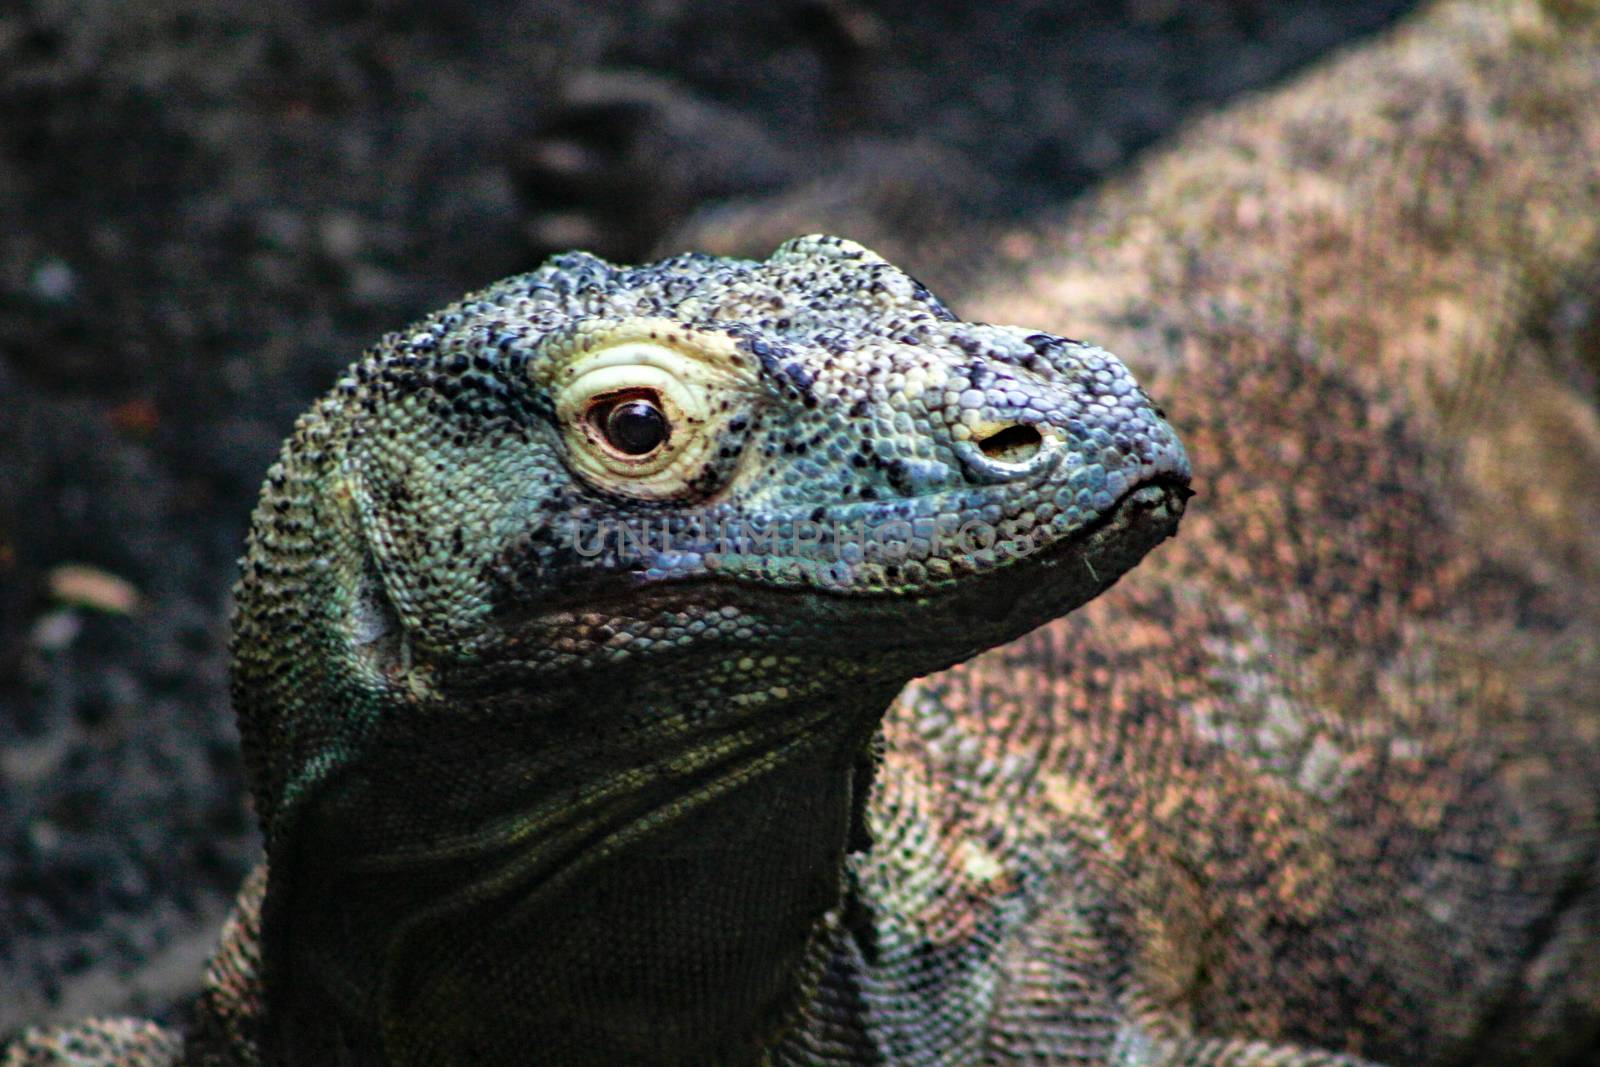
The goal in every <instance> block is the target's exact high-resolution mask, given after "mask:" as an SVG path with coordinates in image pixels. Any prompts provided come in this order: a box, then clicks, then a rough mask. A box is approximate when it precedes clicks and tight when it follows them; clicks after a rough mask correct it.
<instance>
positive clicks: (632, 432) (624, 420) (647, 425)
mask: <svg viewBox="0 0 1600 1067" xmlns="http://www.w3.org/2000/svg"><path fill="white" fill-rule="evenodd" d="M666 439H667V417H666V416H665V415H663V414H661V409H660V408H658V407H656V406H655V405H654V404H652V403H650V401H648V400H624V401H623V402H622V403H620V404H618V405H617V406H616V407H614V408H612V409H611V413H610V414H609V415H607V416H606V440H607V441H610V442H611V445H612V447H613V448H615V449H617V451H619V452H626V453H627V454H628V455H630V456H642V455H644V454H645V453H646V452H651V451H654V450H655V449H656V448H657V447H658V446H660V444H661V443H662V442H663V441H665V440H666Z"/></svg>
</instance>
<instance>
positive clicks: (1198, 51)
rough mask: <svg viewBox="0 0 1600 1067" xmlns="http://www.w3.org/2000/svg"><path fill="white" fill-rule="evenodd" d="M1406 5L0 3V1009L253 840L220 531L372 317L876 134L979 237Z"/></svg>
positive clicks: (162, 1002) (134, 937)
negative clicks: (952, 197) (235, 715)
mask: <svg viewBox="0 0 1600 1067" xmlns="http://www.w3.org/2000/svg"><path fill="white" fill-rule="evenodd" d="M1408 6H1409V5H1408V4H1405V3H1401V2H1399V0H1355V2H1335V0H1281V2H1272V3H1268V2H1266V0H1191V2H1188V3H1179V2H1176V0H1122V2H1115V0H1059V2H1056V3H1044V2H1038V0H1021V2H1017V3H1011V4H987V5H977V4H967V3H961V2H956V0H951V2H947V3H927V2H923V3H911V2H909V0H860V2H858V3H855V4H848V3H842V2H813V0H783V2H779V3H772V4H759V5H757V4H742V3H735V2H732V0H710V2H701V3H693V4H691V3H688V2H687V0H683V2H679V0H639V2H636V3H631V4H605V5H596V4H588V3H584V2H582V0H552V2H546V3H539V4H534V3H521V4H519V3H511V2H507V0H494V2H480V3H469V2H466V0H435V2H433V3H427V4H425V3H421V2H414V0H335V2H331V3H330V2H324V3H315V4H314V3H311V2H309V0H300V2H297V3H282V4H258V3H247V2H243V0H217V2H212V3H205V4H202V3H198V2H188V3H184V2H178V0H145V2H142V3H139V4H127V3H121V2H118V0H32V2H25V3H24V4H23V6H22V8H21V9H20V10H18V9H15V8H9V7H8V8H6V9H4V11H3V12H0V1030H3V1029H5V1028H6V1027H7V1026H9V1025H11V1024H14V1023H16V1022H19V1021H22V1020H24V1019H30V1018H44V1017H46V1016H49V1017H63V1016H73V1015H77V1014H81V1013H83V1012H85V1011H89V1010H107V1009H116V1010H141V1011H144V1010H154V1011H159V1010H162V1009H163V1008H170V1007H171V1006H172V1005H173V1004H176V1003H180V1002H181V1001H182V999H183V998H184V997H185V996H186V995H187V994H188V993H189V992H190V990H191V989H192V987H193V985H194V983H195V981H196V980H197V978H198V972H199V965H200V961H201V960H202V959H203V957H204V955H205V953H206V952H207V951H209V948H210V946H211V943H212V941H213V940H214V937H215V927H216V925H217V922H218V921H219V917H220V915H221V913H222V911H223V909H224V908H225V906H226V901H227V899H228V897H229V896H230V895H231V893H232V891H233V889H234V887H235V886H236V884H237V882H238V880H239V879H240V878H241V877H242V875H243V872H244V870H245V869H246V867H247V866H248V864H249V862H250V860H251V858H252V855H253V853H254V851H255V841H254V826H253V823H252V821H251V817H250V815H249V813H248V812H247V810H246V808H245V806H244V802H243V799H242V798H243V790H242V785H241V782H240V776H239V761H238V755H237V752H236V738H235V734H234V730H233V724H232V721H231V716H230V714H229V712H228V707H227V694H226V682H225V665H226V657H225V648H224V645H225V638H226V622H225V620H226V611H227V588H228V586H229V584H230V582H231V580H232V572H233V566H234V559H235V556H236V553H237V550H238V545H239V542H240V540H241V537H242V534H243V528H244V523H245V520H246V518H247V515H248V512H249V508H250V506H251V503H252V502H253V499H254V495H255V491H256V486H257V484H258V482H259V480H260V478H261V476H262V473H263V471H264V470H265V468H266V466H267V464H268V463H269V462H270V461H271V458H272V456H273V454H274V452H275V450H276V447H277V443H278V441H279V440H280V439H281V438H282V437H283V436H284V435H285V434H286V432H287V431H288V428H289V426H290V424H291V423H292V421H293V418H294V416H295V414H296V413H297V412H298V411H299V410H300V409H301V408H302V407H304V406H305V405H306V404H307V402H308V401H309V400H310V398H311V397H312V396H314V395H315V394H316V393H318V392H320V391H321V390H323V389H324V388H326V387H327V385H328V384H329V383H331V382H332V380H333V379H334V377H335V375H336V373H337V371H338V370H339V369H340V368H341V367H342V366H344V365H345V364H346V363H348V362H349V361H350V360H351V359H352V358H354V356H355V355H356V354H357V352H358V351H359V350H360V349H361V348H362V347H363V346H364V345H366V344H368V343H370V342H371V341H372V340H374V339H375V338H376V337H377V336H378V335H379V334H380V333H382V332H383V331H384V330H386V329H392V328H396V327H399V326H401V325H403V324H404V323H405V322H407V321H408V320H410V319H411V318H413V317H415V316H417V315H419V314H421V313H423V312H425V311H428V310H430V309H431V308H433V307H434V306H436V305H438V304H441V303H443V302H445V301H447V300H449V299H451V298H453V297H455V296H457V295H459V294H460V293H461V292H463V291H465V290H467V289H469V288H472V287H476V286H479V285H481V284H484V283H487V282H489V281H492V280H494V279H496V278H498V277H500V276H502V275H505V274H509V273H512V272H515V271H517V270H521V269H526V268H529V267H531V266H533V265H534V264H535V263H536V262H537V261H538V259H539V258H540V257H541V256H542V255H543V254H544V253H546V252H548V251H551V250H553V249H554V248H556V247H559V246H564V245H566V244H579V245H587V246H590V247H592V248H593V249H594V250H596V251H600V252H603V253H605V254H608V255H611V256H615V257H620V258H629V257H635V256H641V255H644V254H647V253H648V252H649V251H650V250H651V249H653V248H655V247H657V246H658V245H659V244H660V243H661V242H662V241H663V240H664V239H668V238H667V237H666V235H668V234H670V233H673V232H682V231H681V230H680V229H679V228H680V227H682V226H683V225H684V224H685V222H686V221H687V220H688V219H689V217H690V215H691V213H693V212H694V211H696V210H697V209H698V208H701V207H703V206H704V205H706V204H707V203H710V202H714V201H718V200H725V199H729V198H734V199H739V198H743V199H746V200H750V201H752V202H756V203H760V202H762V201H763V200H764V199H765V198H773V197H781V196H782V195H783V194H784V193H785V191H787V190H792V189H794V188H796V187H797V186H803V185H806V184H807V183H813V184H814V183H816V182H818V181H825V180H826V179H827V177H828V175H829V174H830V173H833V172H834V171H839V172H841V173H849V172H852V169H854V170H857V171H858V170H860V169H861V167H862V166H863V161H864V160H865V161H866V166H867V167H868V169H870V167H871V166H872V161H873V160H875V159H878V158H880V157H882V158H894V159H901V160H912V161H915V160H919V159H927V160H931V161H933V162H932V164H931V167H930V169H937V170H939V172H940V173H939V175H937V176H935V177H937V178H938V179H940V180H948V181H950V182H953V183H955V184H956V185H958V186H959V187H960V189H962V190H965V192H964V193H963V194H962V195H961V197H958V202H959V204H960V207H961V210H963V211H970V212H971V213H973V214H975V215H978V216H983V217H985V218H987V219H989V220H1000V221H1007V220H1009V221H1012V222H1015V221H1016V220H1020V219H1024V218H1025V217H1026V216H1027V215H1028V214H1030V213H1032V212H1036V211H1039V210H1043V209H1045V208H1047V207H1049V206H1050V205H1055V204H1059V203H1060V202H1061V201H1063V200H1065V199H1067V198H1070V197H1071V196H1072V195H1073V194H1074V193H1076V192H1078V191H1079V190H1081V189H1082V188H1084V187H1085V186H1086V185H1087V184H1089V183H1091V182H1092V181H1094V180H1095V179H1097V178H1098V177H1100V176H1101V175H1103V174H1106V173H1108V172H1109V171H1112V170H1114V169H1115V168H1117V167H1118V166H1119V165H1120V164H1121V163H1123V161H1125V160H1126V159H1127V158H1128V157H1129V155H1130V154H1131V153H1133V152H1135V151H1137V150H1138V149H1139V148H1141V147H1142V146H1144V145H1146V144H1148V143H1149V142H1151V141H1152V140H1154V139H1156V138H1158V137H1160V136H1161V135H1162V134H1164V133H1166V132H1168V131H1170V130H1171V129H1172V128H1173V126H1174V125H1175V124H1176V123H1178V122H1179V121H1180V120H1181V119H1182V118H1183V117H1184V116H1185V115H1186V114H1189V113H1192V112H1194V111H1195V110H1197V109H1204V108H1208V107H1211V106H1214V105H1216V104H1218V103H1219V102H1221V101H1222V100H1224V99H1226V98H1227V97H1228V96H1230V95H1232V94H1234V93H1237V92H1239V91H1241V90H1244V89H1247V88H1250V87H1255V86H1260V85H1264V84H1267V83H1269V82H1270V81H1271V80H1273V79H1274V78H1277V77H1279V76H1281V75H1283V74H1284V73H1286V72H1288V71H1290V70H1292V69H1293V68H1295V67H1296V66H1298V65H1300V64H1303V63H1305V62H1306V61H1308V60H1310V59H1311V58H1313V57H1314V56H1316V55H1317V54H1319V53H1321V52H1323V51H1325V50H1326V49H1328V48H1330V47H1333V46H1335V45H1337V44H1338V43H1340V42H1343V41H1346V40H1349V39H1351V38H1353V37H1355V36H1357V35H1360V34H1364V33H1367V32H1369V31H1371V30H1373V29H1376V28H1378V27H1379V26H1381V25H1383V24H1385V23H1386V22H1387V21H1389V20H1391V19H1392V18H1393V17H1395V16H1396V15H1397V14H1398V13H1399V12H1400V11H1401V10H1402V9H1404V8H1406V7H1408ZM896 153H900V154H899V155H896ZM901 166H902V167H903V166H904V164H901ZM895 173H899V172H895ZM950 175H956V176H957V177H954V178H952V177H950ZM891 178H892V175H891ZM846 187H848V185H847V186H846ZM913 199H914V198H913ZM907 224H908V225H915V224H918V223H917V222H916V220H915V219H910V220H908V222H907ZM668 240H670V239H668ZM906 265H907V266H909V267H910V268H911V269H912V270H913V272H919V271H922V272H923V273H929V280H930V282H933V283H934V284H935V287H936V288H937V283H938V280H939V275H940V273H941V272H942V271H945V270H947V269H948V265H941V264H937V263H933V264H928V265H927V270H923V269H922V265H919V264H917V263H910V264H906ZM930 272H931V273H930ZM85 567H86V568H88V569H87V570H85V569H83V568H85ZM63 568H69V569H63ZM71 568H75V569H71Z"/></svg>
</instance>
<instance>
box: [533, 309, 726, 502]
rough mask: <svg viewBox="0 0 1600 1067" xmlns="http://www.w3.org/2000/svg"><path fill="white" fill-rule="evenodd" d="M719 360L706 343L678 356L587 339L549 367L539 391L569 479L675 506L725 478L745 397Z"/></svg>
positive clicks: (641, 342) (669, 350)
mask: <svg viewBox="0 0 1600 1067" xmlns="http://www.w3.org/2000/svg"><path fill="white" fill-rule="evenodd" d="M641 328H643V329H654V330H656V331H658V332H661V333H663V334H670V333H671V331H672V330H673V329H674V328H675V327H674V326H673V324H671V323H661V324H659V325H656V326H651V325H650V324H649V323H646V324H645V326H643V327H640V326H633V327H632V330H634V331H636V330H638V329H641ZM615 329H616V328H615V327H613V330H615ZM604 336H605V335H604V334H601V337H604ZM613 336H614V335H613ZM569 343H570V342H569ZM555 355H556V356H557V357H559V355H560V353H559V352H557V353H555ZM729 355H730V353H724V352H721V351H720V350H718V349H716V348H715V347H714V345H712V344H706V345H703V346H702V345H695V346H690V345H688V344H685V345H684V346H683V347H681V348H680V347H677V346H675V345H667V344H662V343H659V342H658V341H656V340H650V339H634V338H628V337H626V336H625V337H624V338H622V339H618V340H613V341H611V343H609V344H607V343H598V344H597V343H594V342H592V341H591V342H590V343H589V344H586V345H583V346H582V347H580V348H578V350H577V352H576V353H575V355H574V356H573V357H571V358H568V359H565V360H561V361H560V362H556V363H555V364H554V367H553V371H554V373H553V374H552V375H551V377H552V379H553V380H551V381H550V383H549V385H548V386H547V388H549V390H550V394H551V399H552V400H553V401H554V404H555V416H556V424H557V426H558V427H559V428H560V432H561V435H562V438H563V439H564V441H565V442H566V449H565V459H566V462H567V463H568V465H569V466H571V468H572V470H573V472H574V473H575V474H577V475H578V476H580V477H581V478H583V479H584V480H585V481H587V482H588V483H589V484H591V485H593V486H595V487H597V488H599V489H602V490H605V491H607V492H610V493H615V494H617V495H619V496H626V497H633V498H635V499H640V500H668V499H674V498H685V497H689V496H693V495H695V494H697V493H705V492H708V491H709V489H710V487H711V486H712V485H713V483H716V484H720V483H721V481H722V480H723V478H725V477H726V473H719V472H720V471H723V470H724V468H725V469H726V471H727V472H731V470H732V467H733V466H734V464H735V462H736V461H737V460H738V458H739V456H740V455H741V454H742V450H741V447H740V446H741V444H742V441H743V437H742V436H741V431H742V429H743V428H744V427H745V426H746V425H748V421H749V418H748V416H749V412H750V409H751V406H752V403H753V400H754V395H755V390H754V389H753V388H752V384H751V383H750V382H748V381H747V380H746V375H745V374H744V373H743V372H742V365H741V364H739V363H737V362H735V361H734V360H733V359H731V358H727V357H728V356H729ZM740 415H744V416H745V418H744V419H743V420H739V419H738V416H740ZM736 422H737V427H738V428H736V429H730V426H734V425H735V423H736ZM718 464H720V467H719V466H717V465H718Z"/></svg>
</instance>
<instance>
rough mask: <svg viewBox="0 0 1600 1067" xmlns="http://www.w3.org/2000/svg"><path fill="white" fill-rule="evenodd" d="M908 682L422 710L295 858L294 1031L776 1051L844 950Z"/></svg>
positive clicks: (732, 1055) (597, 1049) (433, 1047)
mask: <svg viewBox="0 0 1600 1067" xmlns="http://www.w3.org/2000/svg"><path fill="white" fill-rule="evenodd" d="M829 684H830V685H833V686H837V684H838V680H837V679H834V680H832V681H831V682H830V683H829ZM898 688H899V682H898V681H896V682H894V683H892V684H889V685H884V684H882V683H877V684H867V685H861V684H856V685H855V686H854V689H855V691H854V692H852V693H848V694H846V693H844V692H841V691H840V690H839V689H838V688H833V689H831V690H830V691H818V692H815V693H811V694H807V695H804V696H802V697H798V698H795V697H791V698H790V699H788V700H786V701H783V702H777V701H773V702H770V703H767V704H766V705H765V706H762V707H752V706H750V705H748V704H746V705H745V706H743V707H742V708H741V709H740V710H739V711H738V712H736V713H735V712H730V711H729V710H728V709H727V707H726V706H720V707H696V708H692V709H684V710H679V709H672V710H670V711H669V712H667V713H666V714H664V715H658V716H655V717H653V721H652V722H651V724H650V726H649V728H640V729H636V730H624V731H622V732H620V733H613V732H607V731H605V730H604V727H603V724H605V723H607V722H615V721H618V720H617V718H616V717H615V716H613V715H610V714H609V713H611V712H614V711H615V710H616V709H607V708H603V707H598V706H596V701H595V700H594V699H593V697H592V696H591V697H590V698H589V699H588V700H587V701H586V702H585V701H583V700H582V699H581V698H579V697H577V696H575V695H574V696H571V697H569V698H565V699H563V701H562V702H561V703H562V705H563V706H562V707H560V708H558V709H555V710H552V709H551V708H550V706H548V705H544V706H542V707H541V709H540V710H538V711H536V712H528V711H527V709H526V707H524V714H523V715H520V716H517V715H510V714H507V712H508V711H509V710H510V707H509V705H506V706H501V705H500V703H499V702H496V706H494V707H492V708H488V709H487V713H486V714H483V715H480V714H477V713H472V714H465V715H463V714H460V713H459V709H457V712H456V713H451V712H449V711H441V712H438V713H436V714H432V715H428V716H417V715H416V714H415V713H414V712H412V711H410V710H409V709H408V711H407V713H406V714H407V718H406V720H405V721H406V722H407V723H408V724H410V725H409V726H408V727H401V728H396V729H392V728H391V726H394V724H395V722H397V721H398V717H397V719H396V720H391V722H390V723H389V724H386V726H385V728H384V730H382V731H379V732H381V733H382V734H383V735H384V736H383V739H382V741H381V742H380V743H379V744H380V745H381V747H374V746H367V747H366V748H364V749H363V751H361V752H360V753H359V754H358V755H357V756H356V758H355V759H354V761H352V762H351V764H350V765H349V766H348V767H345V768H342V769H340V770H336V771H334V772H333V773H331V774H330V775H329V776H328V777H327V779H326V780H325V781H324V782H323V783H322V784H321V785H320V786H319V787H318V788H317V789H316V790H315V791H314V795H311V796H309V797H308V801H307V804H306V805H305V810H304V812H303V814H301V815H299V816H298V817H297V818H296V820H295V823H296V825H295V829H294V831H293V833H292V838H293V843H292V845H291V844H290V843H288V842H282V847H280V848H279V849H278V850H277V852H276V853H275V854H273V855H272V856H271V857H270V858H271V863H272V879H273V881H272V884H271V887H270V889H269V894H268V906H267V913H266V920H265V922H266V930H265V937H264V944H265V952H266V954H267V963H266V966H267V974H268V983H269V986H270V988H271V989H272V995H271V1006H272V1007H271V1012H272V1016H273V1023H272V1029H273V1033H272V1035H271V1038H270V1040H271V1043H272V1047H273V1049H274V1051H275V1052H278V1053H280V1054H281V1055H283V1058H285V1059H287V1060H289V1061H290V1062H300V1059H301V1058H303V1057H305V1056H310V1055H322V1056H326V1055H327V1054H328V1052H329V1051H330V1047H329V1043H330V1042H333V1041H336V1042H337V1044H338V1046H339V1048H338V1049H337V1050H336V1051H338V1052H339V1054H340V1055H343V1056H345V1057H346V1058H347V1059H348V1060H350V1061H353V1062H358V1063H366V1062H374V1063H376V1062H383V1063H405V1064H411V1063H418V1064H420V1063H451V1062H468V1061H470V1060H471V1059H472V1058H473V1057H474V1056H477V1057H480V1058H487V1060H488V1061H490V1062H494V1061H503V1062H515V1061H516V1060H517V1058H518V1057H525V1056H526V1055H527V1051H528V1050H529V1049H534V1048H536V1049H539V1050H541V1052H540V1055H541V1058H548V1059H549V1060H550V1061H551V1062H561V1063H575V1064H578V1063H596V1064H599V1063H607V1064H610V1063H638V1064H663V1065H665V1064H680V1063H681V1064H689V1063H694V1064H715V1063H729V1064H739V1063H750V1062H754V1061H755V1060H756V1059H757V1057H758V1056H759V1052H760V1050H761V1049H762V1048H764V1047H766V1046H768V1045H770V1044H771V1043H772V1042H773V1041H774V1040H775V1039H776V1037H777V1036H778V1035H779V1034H780V1033H781V1032H782V1030H783V1029H784V1027H785V1026H786V1025H787V1024H788V1023H789V1022H790V1021H791V1020H792V1018H793V1017H794V1014H795V1012H796V1011H797V1010H798V1009H799V1007H800V1006H801V1004H802V1002H803V1000H804V997H805V996H806V995H807V994H808V992H809V985H810V982H811V981H812V980H813V979H814V977H815V969H816V967H818V966H819V965H820V963H821V957H820V946H819V945H818V943H817V942H818V937H819V935H820V933H821V931H822V930H823V929H824V927H825V924H826V923H827V921H828V915H829V912H830V909H832V908H834V907H835V905H836V904H837V903H838V901H839V896H840V887H841V881H840V877H841V875H840V872H841V869H842V864H843V861H844V856H845V854H846V851H847V849H848V848H849V847H850V844H851V842H852V832H853V822H854V820H856V819H858V818H859V810H860V805H861V804H862V803H863V802H864V799H865V791H866V789H867V787H868V781H867V779H868V778H869V777H870V770H869V768H870V763H869V761H867V760H865V759H864V758H863V754H864V753H865V752H866V751H867V749H868V746H869V743H870V739H871V737H872V735H873V733H874V731H875V730H876V728H877V724H878V722H879V721H880V720H881V718H882V715H883V713H884V710H885V708H886V707H887V705H888V703H889V702H890V701H891V700H892V699H893V697H894V694H895V692H896V691H897V690H898ZM678 691H680V692H683V691H688V690H686V689H685V688H684V687H683V686H681V685H680V686H678ZM702 692H704V690H702ZM637 695H638V694H635V696H636V697H637ZM612 699H613V700H616V699H618V698H612ZM541 704H543V702H541ZM618 706H619V707H623V706H627V707H641V706H645V705H644V704H641V703H634V702H632V701H631V700H629V699H628V698H622V699H621V702H620V703H619V704H618ZM531 720H542V721H543V723H544V725H545V728H544V729H539V728H536V727H530V721H531ZM582 723H588V724H589V725H590V727H591V728H590V730H588V731H585V730H583V729H582V728H581V726H580V724H582ZM596 725H601V728H600V729H599V730H598V731H597V730H596V729H594V727H595V726H596ZM556 734H562V735H563V736H562V737H561V738H560V739H559V741H557V739H556V738H555V735H556ZM275 836H277V837H278V839H279V840H280V841H281V835H275ZM298 871H305V872H310V871H315V872H317V874H316V876H315V877H314V878H313V877H309V876H308V877H305V878H297V877H296V873H295V872H298ZM333 1019H337V1020H340V1025H338V1026H337V1027H336V1028H335V1027H330V1025H329V1020H333ZM336 1030H337V1031H338V1033H337V1036H336V1037H330V1034H334V1033H335V1031H336ZM335 1062H337V1061H335Z"/></svg>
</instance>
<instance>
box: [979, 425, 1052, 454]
mask: <svg viewBox="0 0 1600 1067" xmlns="http://www.w3.org/2000/svg"><path fill="white" fill-rule="evenodd" d="M1043 441H1044V438H1042V437H1040V436H1039V431H1038V430H1035V429H1034V428H1033V427H1032V426H1026V425H1024V424H1022V423H1020V422H1019V423H1012V424H1011V425H1010V426H1007V427H1006V428H1005V429H1003V430H997V431H996V432H994V433H992V434H990V435H989V436H987V437H984V438H982V439H980V440H979V441H978V448H979V449H980V450H981V451H982V452H983V454H984V455H985V456H988V457H989V458H990V459H992V460H996V461H998V462H1000V463H1026V462H1027V461H1028V460H1030V459H1032V458H1033V457H1034V456H1036V455H1037V454H1038V453H1039V445H1040V444H1042V443H1043Z"/></svg>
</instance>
